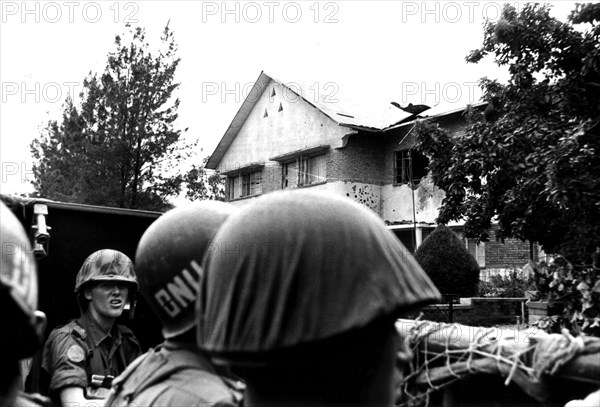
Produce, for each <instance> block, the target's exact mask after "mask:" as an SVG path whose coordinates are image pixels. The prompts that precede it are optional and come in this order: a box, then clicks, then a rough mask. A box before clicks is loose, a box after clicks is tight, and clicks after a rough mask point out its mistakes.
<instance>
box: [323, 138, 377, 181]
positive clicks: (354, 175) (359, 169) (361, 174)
mask: <svg viewBox="0 0 600 407" xmlns="http://www.w3.org/2000/svg"><path fill="white" fill-rule="evenodd" d="M384 158H385V143H383V140H382V137H381V136H380V135H373V134H369V133H359V134H356V135H352V136H350V137H349V139H348V142H347V144H346V147H344V148H339V149H331V150H329V154H328V157H327V170H326V171H327V179H328V180H332V181H353V182H363V183H366V184H375V185H382V184H383V183H384V175H383V174H384V165H385V162H384Z"/></svg>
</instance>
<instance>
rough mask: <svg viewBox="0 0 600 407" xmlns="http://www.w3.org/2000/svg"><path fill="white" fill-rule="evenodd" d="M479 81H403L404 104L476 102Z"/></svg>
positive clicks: (402, 101)
mask: <svg viewBox="0 0 600 407" xmlns="http://www.w3.org/2000/svg"><path fill="white" fill-rule="evenodd" d="M478 88H479V82H462V83H459V82H444V83H442V82H434V83H426V82H403V83H402V93H401V94H402V98H401V99H402V100H401V103H402V104H406V103H409V102H412V103H414V102H415V101H417V103H421V104H429V105H431V104H434V105H437V104H438V103H441V102H446V103H458V102H461V101H463V102H466V103H469V104H472V103H476V102H477V101H478V100H479V98H478V97H477V89H478Z"/></svg>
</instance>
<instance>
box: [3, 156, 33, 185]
mask: <svg viewBox="0 0 600 407" xmlns="http://www.w3.org/2000/svg"><path fill="white" fill-rule="evenodd" d="M0 174H1V179H2V184H6V183H8V182H9V181H11V179H13V178H18V180H19V182H21V183H28V182H31V181H32V180H33V177H34V175H35V174H34V173H33V167H32V166H31V165H29V166H28V165H27V163H25V162H21V163H18V162H8V161H7V162H3V163H2V165H1V166H0Z"/></svg>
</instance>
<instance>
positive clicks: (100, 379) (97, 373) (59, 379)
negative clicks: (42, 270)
mask: <svg viewBox="0 0 600 407" xmlns="http://www.w3.org/2000/svg"><path fill="white" fill-rule="evenodd" d="M137 291H138V283H137V278H136V275H135V269H134V266H133V263H132V261H131V260H130V259H129V257H127V256H126V255H124V254H123V253H121V252H119V251H116V250H112V249H103V250H99V251H97V252H95V253H92V254H91V255H89V256H88V258H87V259H86V260H85V261H84V263H83V266H82V267H81V269H80V270H79V273H78V274H77V277H76V282H75V293H76V295H77V301H78V303H79V306H80V310H81V316H80V318H78V319H76V320H72V321H70V322H69V323H68V324H66V325H64V326H59V327H58V328H56V329H54V330H53V331H52V332H51V333H50V336H49V337H48V340H47V341H46V345H45V346H44V353H43V357H42V369H43V370H44V371H46V372H47V373H48V376H49V380H50V384H49V391H50V395H51V396H52V397H53V398H54V399H55V400H57V401H58V400H60V402H61V403H62V404H63V405H65V406H66V405H76V404H72V403H79V405H86V403H87V402H88V400H90V399H103V398H106V396H107V395H108V389H109V388H110V382H111V380H112V378H114V377H116V376H118V375H119V374H120V373H121V372H123V370H125V368H126V367H127V366H128V365H129V364H130V363H131V362H132V361H133V360H134V359H135V358H137V357H138V356H139V355H140V354H141V349H140V345H139V343H138V341H137V339H136V338H135V336H134V334H133V332H132V331H131V330H130V329H129V328H127V327H125V326H123V325H120V324H116V323H115V320H116V319H117V318H118V317H120V316H121V314H122V313H123V312H124V310H125V309H126V308H129V312H130V313H131V314H132V313H133V310H134V308H135V298H136V295H137Z"/></svg>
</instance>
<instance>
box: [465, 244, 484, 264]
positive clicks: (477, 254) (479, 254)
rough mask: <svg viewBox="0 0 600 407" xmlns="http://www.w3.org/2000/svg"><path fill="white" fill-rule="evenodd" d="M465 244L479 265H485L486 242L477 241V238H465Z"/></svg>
mask: <svg viewBox="0 0 600 407" xmlns="http://www.w3.org/2000/svg"><path fill="white" fill-rule="evenodd" d="M465 244H466V247H467V250H468V251H469V253H471V256H473V257H474V258H475V260H477V264H479V267H485V243H483V242H481V243H477V240H475V239H465Z"/></svg>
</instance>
